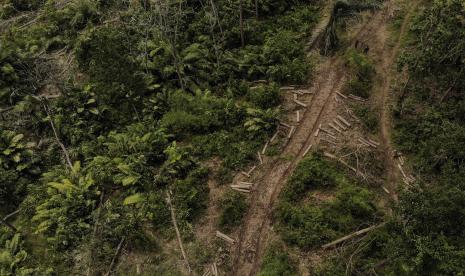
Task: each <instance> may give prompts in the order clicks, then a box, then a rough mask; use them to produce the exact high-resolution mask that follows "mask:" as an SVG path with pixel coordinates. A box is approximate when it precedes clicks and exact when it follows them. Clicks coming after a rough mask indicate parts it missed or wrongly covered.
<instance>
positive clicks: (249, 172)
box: [247, 166, 257, 175]
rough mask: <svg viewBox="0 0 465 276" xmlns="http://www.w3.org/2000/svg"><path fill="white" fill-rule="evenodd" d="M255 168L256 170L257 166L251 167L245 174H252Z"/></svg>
mask: <svg viewBox="0 0 465 276" xmlns="http://www.w3.org/2000/svg"><path fill="white" fill-rule="evenodd" d="M256 168H257V166H253V167H252V168H251V169H250V170H249V171H248V172H247V174H248V175H251V174H252V172H253V171H254V170H255V169H256Z"/></svg>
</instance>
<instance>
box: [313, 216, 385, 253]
mask: <svg viewBox="0 0 465 276" xmlns="http://www.w3.org/2000/svg"><path fill="white" fill-rule="evenodd" d="M385 224H386V223H385V222H383V223H381V224H378V225H374V226H370V227H368V228H365V229H362V230H359V231H357V232H354V233H352V234H350V235H347V236H344V237H342V238H340V239H337V240H335V241H332V242H330V243H327V244H325V245H323V246H321V248H323V249H326V248H328V247H332V246H335V245H337V244H339V243H341V242H344V241H346V240H349V239H352V238H355V237H357V236H360V235H363V234H365V233H368V232H370V231H372V230H375V229H377V228H379V227H382V226H384V225H385Z"/></svg>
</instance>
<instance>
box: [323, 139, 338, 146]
mask: <svg viewBox="0 0 465 276" xmlns="http://www.w3.org/2000/svg"><path fill="white" fill-rule="evenodd" d="M320 140H321V141H325V142H327V143H330V144H333V145H335V146H337V144H336V143H334V142H333V141H329V140H328V139H325V138H321V139H320Z"/></svg>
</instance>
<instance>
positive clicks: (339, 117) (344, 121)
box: [337, 115, 352, 127]
mask: <svg viewBox="0 0 465 276" xmlns="http://www.w3.org/2000/svg"><path fill="white" fill-rule="evenodd" d="M337 118H338V119H339V120H341V122H343V123H344V124H345V125H346V126H347V127H351V126H352V125H351V124H350V123H349V122H347V120H346V119H344V118H343V117H342V116H340V115H337Z"/></svg>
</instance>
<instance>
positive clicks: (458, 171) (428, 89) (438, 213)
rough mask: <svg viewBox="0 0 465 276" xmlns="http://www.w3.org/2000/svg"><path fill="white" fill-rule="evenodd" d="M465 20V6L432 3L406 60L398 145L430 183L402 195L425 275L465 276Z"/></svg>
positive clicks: (409, 236)
mask: <svg viewBox="0 0 465 276" xmlns="http://www.w3.org/2000/svg"><path fill="white" fill-rule="evenodd" d="M464 22H465V6H464V5H463V1H459V0H453V1H434V2H433V3H431V4H429V5H427V7H426V9H425V10H424V11H423V12H421V13H420V14H419V16H418V17H417V18H416V20H415V22H414V24H413V26H412V29H411V37H410V40H409V41H408V44H407V47H406V51H405V54H404V55H403V56H402V58H401V59H400V62H399V66H400V68H402V67H403V66H407V68H408V73H409V77H410V81H409V82H408V84H407V85H406V87H405V90H404V91H401V92H400V95H399V101H398V106H397V113H396V114H395V115H396V117H397V118H398V123H397V125H396V128H397V131H396V135H395V140H396V142H397V143H398V144H399V146H400V148H401V149H402V150H403V151H405V152H407V153H410V154H412V156H413V157H414V160H413V162H414V164H415V169H416V170H418V171H419V172H421V173H422V175H423V179H424V182H425V183H424V184H423V185H421V186H420V187H416V188H415V189H412V190H411V191H408V192H406V193H405V194H404V195H403V196H402V204H401V205H400V210H399V212H400V215H401V217H402V218H404V220H405V221H407V223H406V225H405V226H404V227H403V229H402V230H403V239H404V240H405V244H409V245H410V248H415V249H414V250H412V249H410V250H406V257H405V258H409V257H410V258H415V259H416V262H415V263H414V264H410V265H409V269H410V270H411V271H413V272H415V273H420V274H422V273H425V272H426V271H427V272H428V273H435V274H460V273H463V271H465V266H464V265H465V264H464V262H463V256H464V255H463V254H464V252H465V247H464V237H463V232H462V230H460V229H462V228H463V225H462V222H463V218H464V210H465V209H464V206H465V193H464V192H463V188H464V186H463V183H464V180H465V178H464V175H465V174H464V173H465V168H464V166H463V160H464V152H463V149H464V148H465V140H464V139H463V137H464V133H465V129H464V127H465V117H463V110H464V109H463V107H464V104H465V98H464V91H465V82H464V79H465V78H464V77H465V71H464V68H465V64H464V61H465V47H464V45H463V41H464V39H465V31H464V27H465V23H464ZM426 45H427V46H428V47H426Z"/></svg>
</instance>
